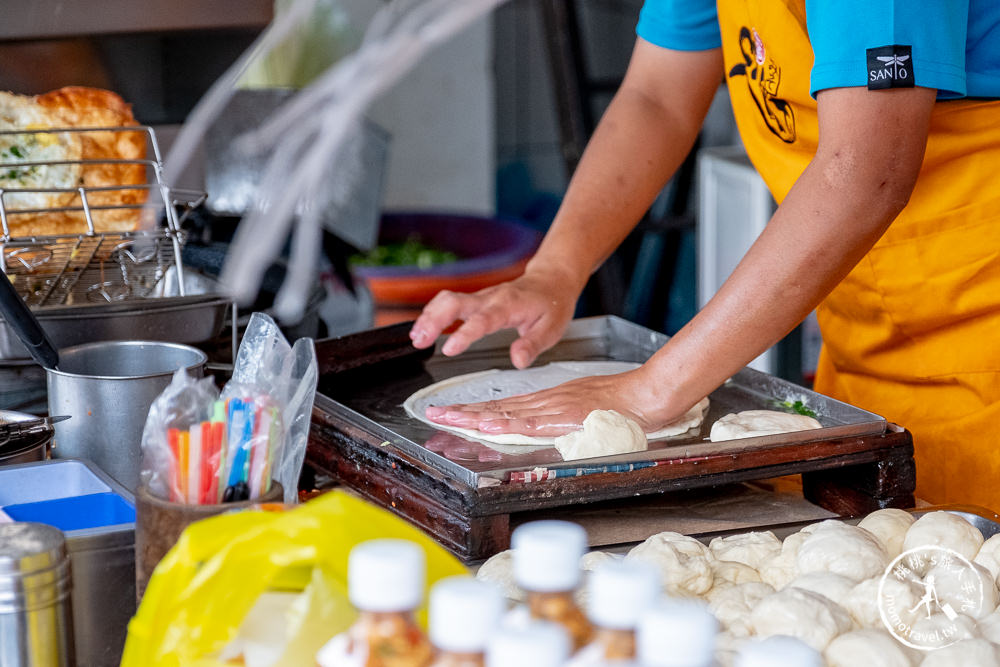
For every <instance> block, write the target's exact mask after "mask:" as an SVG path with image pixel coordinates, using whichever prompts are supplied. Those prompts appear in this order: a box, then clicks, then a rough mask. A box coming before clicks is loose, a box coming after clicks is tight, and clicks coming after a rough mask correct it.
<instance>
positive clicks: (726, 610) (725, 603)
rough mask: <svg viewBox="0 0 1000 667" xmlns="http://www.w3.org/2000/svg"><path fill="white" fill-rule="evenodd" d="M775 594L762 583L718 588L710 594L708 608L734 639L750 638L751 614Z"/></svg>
mask: <svg viewBox="0 0 1000 667" xmlns="http://www.w3.org/2000/svg"><path fill="white" fill-rule="evenodd" d="M773 593H774V589H773V588H771V587H770V586H768V585H767V584H763V583H760V582H750V583H746V584H737V585H734V586H723V587H721V588H719V587H716V588H713V589H712V590H711V591H709V593H708V596H707V599H708V608H709V610H710V611H711V612H712V613H713V614H714V615H715V618H716V620H718V621H719V624H720V625H721V626H722V627H724V628H726V630H728V631H729V633H730V634H731V635H732V636H733V637H749V636H750V635H751V633H752V628H751V627H750V612H751V611H752V610H753V608H754V607H755V606H756V605H757V603H758V602H760V601H761V600H763V599H764V598H766V597H767V596H768V595H771V594H773Z"/></svg>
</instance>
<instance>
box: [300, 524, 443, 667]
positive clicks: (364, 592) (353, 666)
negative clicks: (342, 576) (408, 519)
mask: <svg viewBox="0 0 1000 667" xmlns="http://www.w3.org/2000/svg"><path fill="white" fill-rule="evenodd" d="M425 570H426V564H425V560H424V552H423V550H422V549H421V548H420V547H419V546H417V545H416V544H414V543H412V542H407V541H405V540H390V539H384V540H371V541H369V542H363V543H361V544H359V545H358V546H356V547H354V549H352V550H351V554H350V556H349V557H348V561H347V589H348V597H349V598H350V600H351V604H353V605H354V607H355V608H356V609H357V610H358V612H359V615H358V619H357V621H355V623H354V625H352V626H351V627H350V628H349V629H348V630H347V632H345V633H343V634H341V635H338V636H337V637H334V638H333V639H331V640H330V641H329V642H327V644H326V645H325V646H324V647H323V648H322V649H320V651H319V653H317V655H316V662H317V663H318V664H319V665H320V667H426V666H427V665H429V664H430V661H431V655H432V649H431V644H430V641H429V640H428V639H427V637H426V635H424V633H423V632H422V631H421V630H420V628H419V627H418V626H417V623H416V620H415V619H414V614H413V613H414V610H415V609H416V608H417V607H419V606H420V602H421V600H422V599H423V594H424V579H425V576H426V572H425Z"/></svg>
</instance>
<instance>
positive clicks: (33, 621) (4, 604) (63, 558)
mask: <svg viewBox="0 0 1000 667" xmlns="http://www.w3.org/2000/svg"><path fill="white" fill-rule="evenodd" d="M71 588H72V583H71V580H70V568H69V557H68V556H67V554H66V540H65V538H64V537H63V534H62V532H61V531H60V530H59V529H57V528H53V527H51V526H46V525H43V524H40V523H7V524H0V667H73V666H74V665H76V659H75V657H74V653H73V616H72V613H71V611H70V589H71Z"/></svg>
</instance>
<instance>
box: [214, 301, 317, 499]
mask: <svg viewBox="0 0 1000 667" xmlns="http://www.w3.org/2000/svg"><path fill="white" fill-rule="evenodd" d="M318 378H319V371H318V366H317V363H316V348H315V346H314V345H313V341H312V339H311V338H300V339H299V340H297V341H295V344H294V345H291V346H290V345H289V344H288V341H287V340H285V336H284V335H283V334H282V333H281V330H280V329H279V328H278V325H277V324H276V323H275V322H274V320H273V319H271V318H270V317H269V316H268V315H265V314H263V313H254V314H253V315H252V316H251V317H250V323H249V324H248V325H247V330H246V333H244V334H243V340H242V341H241V342H240V349H239V352H238V353H237V355H236V362H235V363H234V365H233V375H232V378H231V379H230V380H229V382H228V383H226V386H225V387H224V388H223V390H222V395H221V396H220V399H221V400H223V401H226V400H232V399H238V400H239V399H249V400H255V399H257V400H259V398H258V397H261V396H266V397H267V398H268V400H269V401H270V402H271V403H272V404H273V405H274V406H275V407H277V408H278V412H277V414H276V417H277V420H278V422H279V425H280V428H281V432H282V436H281V438H280V443H279V444H278V446H277V448H276V449H275V450H273V451H271V452H270V458H271V460H272V461H273V463H272V464H271V465H270V466H269V467H270V468H271V472H272V474H271V475H270V477H271V478H273V479H276V480H278V481H279V482H281V485H282V486H283V487H284V488H285V502H286V503H289V504H291V503H294V502H297V500H298V491H297V490H298V488H299V475H300V474H301V472H302V463H303V461H305V457H306V442H307V440H308V438H309V426H310V423H311V419H312V406H313V399H315V397H316V382H317V380H318ZM251 477H253V474H251ZM265 481H269V480H265Z"/></svg>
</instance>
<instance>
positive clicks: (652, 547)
mask: <svg viewBox="0 0 1000 667" xmlns="http://www.w3.org/2000/svg"><path fill="white" fill-rule="evenodd" d="M625 559H626V560H640V561H644V562H646V563H649V564H650V565H653V566H655V567H657V568H658V569H659V571H660V576H661V577H662V578H663V586H664V590H665V591H666V592H667V593H668V594H669V595H676V596H680V597H690V596H697V595H702V594H703V593H706V592H707V591H708V590H709V589H711V588H712V584H713V582H714V575H713V574H712V565H711V563H710V560H713V559H714V557H713V556H712V552H711V551H709V550H708V547H706V546H705V545H704V544H702V543H701V542H699V541H698V540H696V539H694V538H693V537H688V536H687V535H681V534H680V533H674V532H669V531H668V532H663V533H659V534H657V535H653V536H652V537H650V538H649V539H647V540H646V541H645V542H643V543H642V544H640V545H638V546H636V547H635V548H633V549H632V550H631V551H629V552H628V555H627V556H625Z"/></svg>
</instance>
